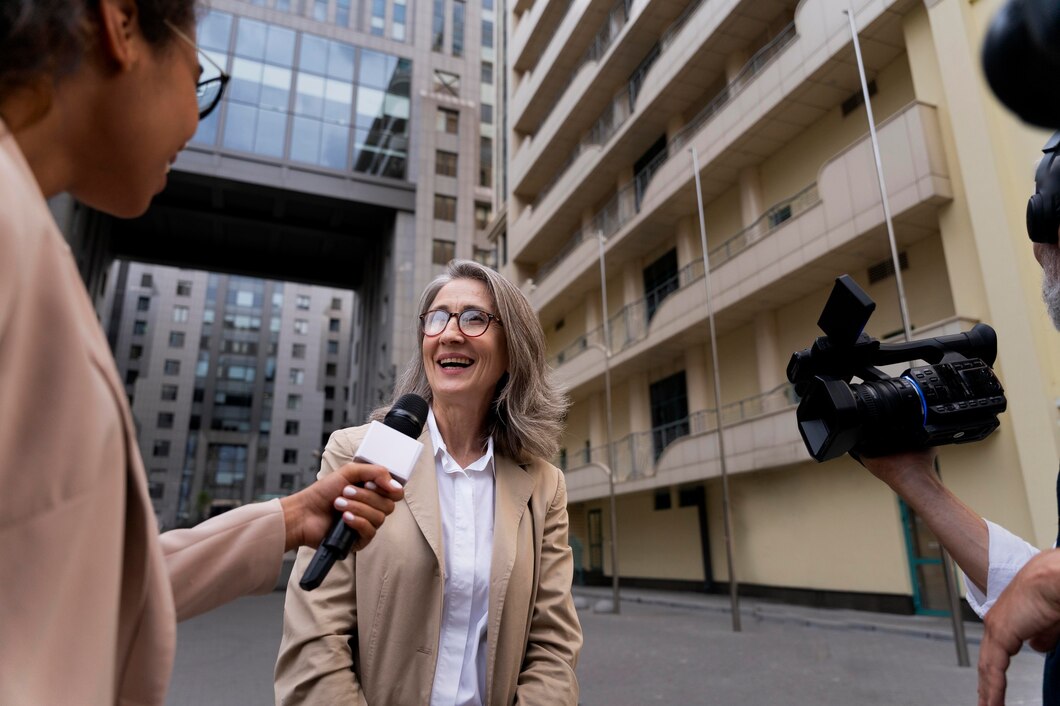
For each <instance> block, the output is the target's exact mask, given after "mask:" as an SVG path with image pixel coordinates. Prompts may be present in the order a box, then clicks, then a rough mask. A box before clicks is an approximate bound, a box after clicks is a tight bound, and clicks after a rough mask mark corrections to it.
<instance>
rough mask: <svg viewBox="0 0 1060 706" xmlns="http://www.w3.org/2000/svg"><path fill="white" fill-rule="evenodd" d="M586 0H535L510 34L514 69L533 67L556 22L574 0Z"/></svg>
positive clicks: (570, 6) (551, 35)
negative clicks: (511, 34)
mask: <svg viewBox="0 0 1060 706" xmlns="http://www.w3.org/2000/svg"><path fill="white" fill-rule="evenodd" d="M584 2H585V0H535V2H534V4H533V5H531V6H530V10H529V11H528V12H524V13H523V16H522V19H520V20H519V25H518V26H517V27H516V28H515V32H514V33H513V36H512V46H511V49H512V51H511V56H512V57H514V59H513V61H512V65H513V67H514V68H515V70H516V71H528V70H530V69H532V68H533V67H534V65H535V64H536V63H537V61H538V59H539V58H541V54H542V52H543V51H544V50H545V47H546V46H547V45H548V43H549V42H551V41H552V38H553V36H554V33H555V28H556V25H558V24H559V23H560V22H561V21H562V20H563V18H564V16H565V15H567V14H568V12H570V10H571V8H572V7H573V6H574V5H575V4H581V3H584Z"/></svg>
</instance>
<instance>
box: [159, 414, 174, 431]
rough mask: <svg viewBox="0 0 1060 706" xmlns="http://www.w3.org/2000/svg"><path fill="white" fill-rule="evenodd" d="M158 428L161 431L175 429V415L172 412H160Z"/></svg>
mask: <svg viewBox="0 0 1060 706" xmlns="http://www.w3.org/2000/svg"><path fill="white" fill-rule="evenodd" d="M158 428H159V429H172V428H173V413H172V412H159V413H158Z"/></svg>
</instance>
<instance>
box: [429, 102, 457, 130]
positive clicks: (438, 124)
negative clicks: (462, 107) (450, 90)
mask: <svg viewBox="0 0 1060 706" xmlns="http://www.w3.org/2000/svg"><path fill="white" fill-rule="evenodd" d="M434 126H435V129H436V130H438V132H444V133H446V134H449V135H456V134H457V133H458V132H459V131H460V113H459V112H458V111H456V110H449V109H448V108H439V109H438V113H437V117H436V118H435V125H434Z"/></svg>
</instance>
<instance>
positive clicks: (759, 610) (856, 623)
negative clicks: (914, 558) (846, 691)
mask: <svg viewBox="0 0 1060 706" xmlns="http://www.w3.org/2000/svg"><path fill="white" fill-rule="evenodd" d="M611 595H612V591H611V588H610V587H607V586H575V587H574V597H575V600H576V601H577V602H578V610H579V611H583V610H586V609H590V610H591V609H592V608H593V607H594V606H595V604H596V603H597V602H598V601H605V602H606V604H607V606H610V604H611ZM619 598H620V600H621V601H622V604H623V605H625V604H627V603H640V604H644V605H656V606H666V607H670V608H684V609H689V610H701V611H706V612H709V613H715V614H722V615H724V616H726V617H727V616H728V615H729V613H730V610H731V606H730V599H729V596H728V594H726V595H718V594H706V593H692V592H690V591H689V592H684V591H660V590H656V589H644V588H621V587H620V589H619ZM739 606H740V620H741V622H745V621H748V620H756V621H767V622H770V623H777V624H789V625H801V626H806V627H815V628H824V629H829V630H861V631H864V632H874V633H880V634H887V635H904V636H907V637H922V638H926V639H931V640H942V641H945V642H953V622H952V621H951V620H950V618H949V617H937V616H930V615H894V614H891V613H872V612H868V611H860V610H843V609H834V608H812V607H808V606H798V605H789V604H786V603H777V602H773V601H765V600H761V599H757V598H744V597H741V598H740V599H739ZM964 633H965V639H966V640H967V642H968V644H969V645H978V644H979V643H980V641H981V640H982V638H983V624H982V623H981V622H979V621H978V620H976V621H970V620H966V621H964Z"/></svg>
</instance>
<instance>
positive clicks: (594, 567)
mask: <svg viewBox="0 0 1060 706" xmlns="http://www.w3.org/2000/svg"><path fill="white" fill-rule="evenodd" d="M603 522H604V520H603V511H601V510H590V511H589V574H590V575H591V576H594V577H600V576H603V575H604V533H603Z"/></svg>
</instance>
